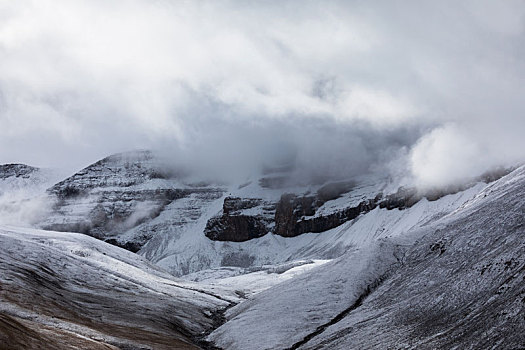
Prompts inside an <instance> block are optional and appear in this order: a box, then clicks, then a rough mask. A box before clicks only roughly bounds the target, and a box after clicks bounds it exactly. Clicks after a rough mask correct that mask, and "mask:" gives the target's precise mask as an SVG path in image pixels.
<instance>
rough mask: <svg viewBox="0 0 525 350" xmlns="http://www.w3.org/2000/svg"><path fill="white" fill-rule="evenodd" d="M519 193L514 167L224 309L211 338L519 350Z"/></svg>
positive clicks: (523, 238)
mask: <svg viewBox="0 0 525 350" xmlns="http://www.w3.org/2000/svg"><path fill="white" fill-rule="evenodd" d="M472 192H475V191H474V190H472ZM471 194H474V193H471ZM524 195H525V167H521V168H520V169H518V170H516V171H514V172H513V173H511V174H510V175H508V176H506V177H504V178H502V179H500V180H498V181H496V182H495V183H493V184H491V185H488V186H486V187H484V188H478V190H477V194H475V195H471V196H470V198H469V199H468V200H465V201H462V202H463V204H461V205H460V206H458V207H457V208H456V209H454V210H451V211H450V212H449V213H448V214H447V215H444V216H442V217H441V215H438V216H437V219H431V220H425V221H426V222H425V224H423V225H403V226H398V227H399V228H400V230H399V231H398V230H397V229H393V230H392V231H391V233H388V234H385V235H383V237H382V238H381V239H376V240H373V241H371V242H370V244H365V245H362V246H361V247H360V248H358V249H356V250H355V251H352V252H348V253H346V254H345V255H343V256H341V257H340V258H338V259H336V260H334V261H333V262H331V263H328V264H324V265H322V266H320V267H318V268H316V269H314V270H311V271H309V272H306V273H305V274H303V275H301V276H299V277H297V278H295V279H293V280H291V281H287V282H284V283H282V284H279V285H277V286H275V287H273V288H270V289H268V290H266V291H264V292H262V293H260V294H258V295H256V296H255V297H254V298H252V299H251V300H249V301H246V302H244V303H242V304H240V305H238V306H236V307H234V308H232V309H230V310H229V311H228V313H227V318H228V322H226V323H225V324H224V325H223V326H221V327H220V328H218V329H217V330H216V331H215V332H213V333H212V335H211V336H210V340H212V341H214V342H215V343H216V344H218V345H219V346H221V347H222V348H225V349H248V348H249V349H383V348H389V349H390V348H396V349H397V348H403V349H405V348H406V349H409V348H410V349H412V348H413V349H442V348H447V349H448V348H461V349H467V348H471V349H482V348H505V349H518V348H522V347H523V346H524V345H525V332H524V330H525V318H524V317H523V315H524V313H525V284H524V283H523V281H524V279H525V269H524V266H525V221H524V214H525V201H524V200H523V198H524ZM438 202H439V201H438ZM423 206H424V203H420V207H423ZM411 209H414V210H413V213H412V214H408V216H410V217H413V218H417V216H416V215H415V213H416V212H417V205H416V206H415V207H413V208H411ZM411 209H409V210H407V211H410V210H411ZM369 214H372V213H369ZM369 214H366V215H365V216H364V217H363V218H361V219H359V220H358V221H357V222H356V223H355V224H354V225H352V226H351V227H350V229H351V228H352V227H354V228H355V227H356V226H357V225H359V222H360V221H367V220H368V218H367V215H369ZM436 214H437V213H436ZM372 215H373V214H372ZM377 219H379V220H377ZM382 219H385V218H382ZM373 221H374V222H378V223H379V222H381V219H380V218H377V217H376V220H373ZM388 221H389V222H390V224H391V225H390V226H396V223H397V224H399V223H401V222H402V220H396V219H394V220H392V219H390V220H388ZM409 221H411V222H412V223H413V222H415V221H417V219H416V220H415V221H412V220H409ZM371 228H373V226H363V227H362V230H357V232H360V233H361V235H362V236H363V235H364V236H366V235H367V234H370V235H372V236H373V235H375V234H376V232H377V231H374V230H373V229H372V230H371ZM356 234H358V233H356Z"/></svg>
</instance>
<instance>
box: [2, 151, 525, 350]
mask: <svg viewBox="0 0 525 350" xmlns="http://www.w3.org/2000/svg"><path fill="white" fill-rule="evenodd" d="M4 170H5V171H4V174H5V176H4V177H3V178H0V181H3V182H0V183H2V184H3V185H2V186H3V187H2V189H3V191H4V192H3V195H2V196H1V197H0V198H8V199H9V200H10V201H7V202H5V203H6V204H5V205H4V206H3V209H2V210H3V211H2V215H0V216H1V217H2V218H10V219H9V220H7V221H6V220H3V221H2V222H0V224H1V226H0V247H1V249H0V270H1V274H0V341H1V343H2V344H9V345H8V348H15V349H16V348H39V347H43V346H44V345H43V344H46V347H47V348H56V349H63V348H71V349H75V348H93V349H97V348H100V349H103V348H108V347H109V348H123V349H135V348H145V349H148V348H151V349H163V348H166V349H171V348H196V347H203V348H213V346H217V347H219V348H221V349H302V348H304V349H307V348H308V349H310V348H312V349H314V348H327V349H332V348H340V349H367V348H371V349H376V348H377V349H379V348H385V347H386V348H418V349H419V348H429V349H434V348H443V347H444V348H453V347H457V348H486V347H490V346H492V345H497V346H498V347H500V348H520V347H522V346H524V345H525V339H524V338H525V337H523V336H522V334H524V330H525V324H524V319H523V317H521V316H520V315H522V314H523V312H524V304H523V300H525V299H524V297H525V290H524V289H523V283H521V282H522V281H523V278H524V277H525V275H524V270H523V266H524V263H525V262H524V260H523V256H525V239H524V234H525V230H524V227H525V226H524V222H523V217H524V213H525V207H524V205H525V201H524V200H523V198H524V194H525V166H522V167H520V168H517V169H516V170H514V171H512V172H511V173H510V174H508V175H506V176H504V174H505V173H506V172H505V171H499V172H497V173H493V174H491V175H490V176H489V177H484V178H478V179H475V180H472V181H470V182H467V183H463V184H459V185H458V186H455V187H453V188H452V187H450V188H446V189H443V188H438V189H431V190H428V189H427V190H426V191H420V190H417V189H415V188H411V187H404V188H398V187H397V186H396V184H395V183H393V182H391V181H390V180H389V179H387V178H383V177H381V176H377V175H370V176H367V177H361V178H353V179H337V180H326V179H325V180H323V181H322V182H319V183H300V182H294V179H293V173H292V172H290V171H289V169H284V170H283V169H278V170H274V171H270V172H267V173H264V174H261V175H260V176H259V177H254V178H252V179H248V180H247V181H246V182H243V183H242V184H226V183H218V182H217V183H215V182H213V181H209V179H208V181H202V179H203V177H199V176H195V175H194V174H191V173H187V172H185V171H182V170H181V169H177V168H176V167H173V166H166V164H164V163H163V160H162V159H161V158H159V157H158V156H156V155H155V154H153V153H152V152H148V151H143V152H142V151H141V152H131V153H124V154H118V155H113V156H110V157H107V158H105V159H103V160H101V161H99V162H97V163H95V164H93V165H90V166H88V167H87V168H85V169H83V170H81V171H79V172H77V173H76V174H74V175H73V176H70V177H67V178H59V179H57V178H56V177H55V178H53V177H52V176H42V174H44V173H43V172H41V171H40V170H38V169H36V168H31V167H28V166H16V167H13V166H11V165H10V166H6V168H5V169H4ZM17 174H18V175H17ZM502 176H503V177H502ZM16 193H24V196H21V198H22V199H23V200H20V201H15V200H13V198H16V196H15V194H16ZM20 203H23V205H20ZM13 212H14V213H17V214H18V213H26V214H31V218H32V220H31V221H29V220H21V216H19V215H18V216H17V215H7V213H13ZM17 220H18V221H17ZM32 222H35V226H38V227H44V228H46V229H47V230H45V231H44V230H40V229H38V228H27V225H29V224H31V223H32ZM6 224H10V225H11V226H6ZM13 224H16V225H13ZM22 226H24V227H23V228H22ZM56 230H59V231H79V232H80V233H70V232H57V231H56ZM89 236H94V237H95V238H94V237H89ZM108 243H110V244H108ZM118 246H120V247H118ZM121 247H124V248H126V249H127V250H126V249H122V248H121ZM134 252H136V253H134ZM174 276H177V277H174ZM488 319H490V320H492V321H491V322H486V320H488ZM378 330H381V331H380V332H378ZM489 345H490V346H489ZM0 348H1V347H0Z"/></svg>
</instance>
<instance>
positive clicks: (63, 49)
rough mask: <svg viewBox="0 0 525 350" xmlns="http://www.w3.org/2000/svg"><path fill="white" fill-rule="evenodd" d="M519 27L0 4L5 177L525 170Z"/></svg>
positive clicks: (515, 23) (138, 0)
mask: <svg viewBox="0 0 525 350" xmlns="http://www.w3.org/2000/svg"><path fill="white" fill-rule="evenodd" d="M524 29H525V5H524V4H523V2H520V1H505V2H499V1H440V2H430V1H407V2H396V1H388V2H387V1H384V2H383V1H373V2H361V1H341V2H338V1H323V2H298V1H285V2H241V1H218V2H216V1H213V2H206V1H203V2H172V1H161V0H157V1H154V0H133V1H118V0H115V1H75V2H71V1H65V0H64V1H60V0H55V1H16V2H13V1H0V126H1V127H0V163H9V162H23V163H28V164H31V165H35V166H44V167H59V168H66V169H69V170H76V169H80V168H81V167H84V166H86V165H88V164H90V163H92V162H94V161H96V160H98V159H100V158H103V157H105V156H107V155H109V154H112V153H116V152H121V151H127V150H133V149H153V150H159V151H160V152H161V153H162V154H164V155H165V156H166V157H167V158H168V159H169V160H170V162H173V164H182V165H184V166H186V167H190V168H192V169H194V170H198V171H200V172H205V173H208V174H215V175H217V176H218V177H243V176H247V175H250V174H251V173H253V172H257V171H260V169H262V168H263V167H264V166H266V165H271V164H281V163H286V162H292V163H294V164H295V165H296V166H297V167H298V168H300V169H302V171H301V173H307V174H311V175H312V176H317V175H318V174H321V175H323V174H324V175H327V174H328V175H330V176H333V177H336V178H337V177H344V176H356V175H360V174H365V173H367V172H370V171H376V172H381V173H389V172H396V173H401V174H403V176H407V177H410V178H411V179H412V181H413V182H414V183H416V184H418V185H420V186H439V185H446V184H449V183H451V182H457V181H461V180H462V179H464V178H468V177H472V176H476V175H479V174H480V173H482V172H483V171H485V170H487V169H489V168H491V167H495V166H500V165H503V166H507V165H514V164H516V163H519V162H523V161H524V160H525V151H524V150H525V138H524V137H523V131H525V118H524V117H523V110H524V108H523V107H524V104H525V102H524V101H525V100H524V99H523V96H525V84H524V83H525V69H524V68H525V60H524V58H525V57H524V56H525V35H524Z"/></svg>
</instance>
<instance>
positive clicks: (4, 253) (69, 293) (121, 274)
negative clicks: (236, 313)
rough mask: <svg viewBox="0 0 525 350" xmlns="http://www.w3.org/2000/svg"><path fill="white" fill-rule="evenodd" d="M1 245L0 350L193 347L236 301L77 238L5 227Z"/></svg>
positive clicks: (229, 295) (116, 250)
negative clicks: (42, 346) (43, 346)
mask: <svg viewBox="0 0 525 350" xmlns="http://www.w3.org/2000/svg"><path fill="white" fill-rule="evenodd" d="M0 246H1V247H2V249H1V250H0V271H1V273H0V339H1V340H2V342H1V344H3V345H2V346H0V348H1V347H6V348H21V347H22V348H23V347H24V346H25V345H23V344H24V342H28V343H27V344H41V343H42V342H44V341H45V342H47V341H49V340H50V339H52V341H51V342H50V343H49V344H50V345H49V346H46V348H53V347H54V348H59V349H62V348H76V347H77V346H80V345H79V344H90V345H89V346H87V345H86V347H87V348H92V347H93V348H97V347H98V348H108V347H109V348H112V347H111V346H115V347H117V348H130V349H133V348H140V349H143V348H153V349H172V348H174V347H175V348H188V349H189V348H196V345H195V342H196V341H197V340H198V338H199V337H200V336H201V335H202V334H203V333H206V332H208V331H210V330H211V329H212V328H213V327H215V326H216V322H217V313H219V312H220V310H222V309H224V308H226V307H228V306H230V304H231V303H232V302H237V301H238V297H237V296H236V295H235V294H234V293H229V292H228V291H226V290H224V289H220V288H208V287H205V286H198V285H196V284H193V283H189V282H182V281H178V280H176V279H174V278H173V277H172V276H171V275H169V274H167V273H166V272H164V271H162V270H160V269H159V268H157V267H156V266H154V265H152V264H150V263H149V262H147V261H146V260H144V259H141V258H139V257H137V256H136V255H135V254H132V253H130V252H128V251H125V250H123V249H120V248H117V247H113V246H111V245H108V244H106V243H104V242H101V241H99V240H96V239H94V238H91V237H88V236H85V235H81V234H74V233H58V232H48V231H40V230H31V229H25V228H24V229H17V228H9V227H3V228H0ZM28 329H29V330H30V332H28V331H27V330H28ZM28 346H29V345H28ZM31 346H33V345H31ZM34 346H37V345H34ZM82 346H84V345H82ZM106 346H107V347H106Z"/></svg>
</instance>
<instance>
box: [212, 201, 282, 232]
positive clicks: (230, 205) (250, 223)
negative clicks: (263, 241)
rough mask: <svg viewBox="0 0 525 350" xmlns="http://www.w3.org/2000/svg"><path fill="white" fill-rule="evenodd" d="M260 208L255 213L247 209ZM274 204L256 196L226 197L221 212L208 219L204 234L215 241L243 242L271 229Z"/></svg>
mask: <svg viewBox="0 0 525 350" xmlns="http://www.w3.org/2000/svg"><path fill="white" fill-rule="evenodd" d="M265 204H266V205H265ZM254 208H260V209H261V210H260V211H259V212H257V213H256V214H246V213H245V211H246V210H249V209H254ZM274 211H275V206H274V205H272V204H268V203H264V202H263V201H262V200H261V199H257V198H238V197H227V198H225V199H224V204H223V208H222V213H221V214H220V215H217V216H214V217H212V218H211V219H209V220H208V222H207V224H206V228H205V229H204V234H205V235H206V237H208V238H209V239H212V240H215V241H230V242H244V241H247V240H250V239H253V238H258V237H261V236H264V235H265V234H267V233H268V232H270V231H271V224H272V221H273V220H272V214H273V212H274Z"/></svg>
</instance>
